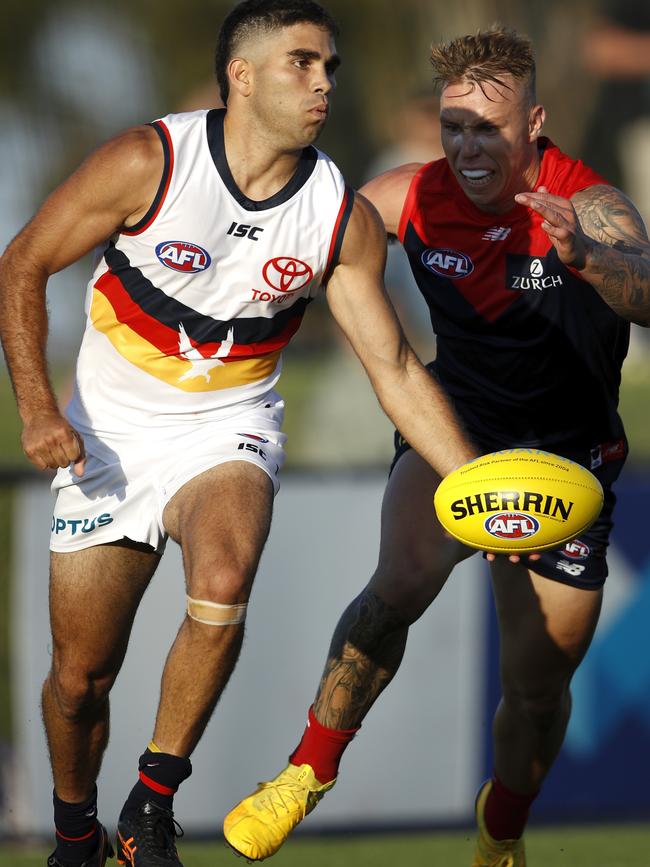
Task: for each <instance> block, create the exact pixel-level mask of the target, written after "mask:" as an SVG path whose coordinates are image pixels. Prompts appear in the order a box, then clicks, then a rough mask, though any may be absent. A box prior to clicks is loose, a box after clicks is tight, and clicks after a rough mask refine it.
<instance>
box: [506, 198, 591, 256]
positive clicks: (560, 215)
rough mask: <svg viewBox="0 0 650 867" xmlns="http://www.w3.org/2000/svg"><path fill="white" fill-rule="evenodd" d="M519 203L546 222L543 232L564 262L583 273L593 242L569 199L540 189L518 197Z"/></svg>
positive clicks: (543, 222)
mask: <svg viewBox="0 0 650 867" xmlns="http://www.w3.org/2000/svg"><path fill="white" fill-rule="evenodd" d="M515 201H516V202H518V203H519V204H520V205H524V206H525V207H526V208H532V210H533V211H537V213H538V214H540V215H541V216H542V217H543V218H544V219H543V221H542V229H544V231H545V232H546V234H547V235H548V237H549V239H550V241H551V244H553V246H554V247H555V249H556V250H557V255H558V258H559V259H560V261H561V262H562V263H563V264H564V265H569V266H571V267H572V268H576V269H577V270H578V271H581V270H582V269H583V268H584V267H585V265H586V263H587V253H588V252H589V249H590V247H591V246H592V245H593V241H592V240H591V238H589V237H588V236H587V235H586V234H585V233H584V232H583V231H582V227H581V226H580V221H579V220H578V215H577V214H576V211H575V208H574V207H573V204H572V203H571V202H570V201H569V199H563V198H562V197H561V196H554V195H552V194H551V193H549V191H548V190H547V189H546V187H539V189H538V190H536V191H535V192H534V193H517V195H516V196H515Z"/></svg>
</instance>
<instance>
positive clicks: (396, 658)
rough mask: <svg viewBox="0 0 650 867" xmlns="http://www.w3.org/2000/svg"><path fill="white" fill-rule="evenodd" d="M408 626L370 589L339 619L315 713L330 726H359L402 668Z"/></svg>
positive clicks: (348, 727)
mask: <svg viewBox="0 0 650 867" xmlns="http://www.w3.org/2000/svg"><path fill="white" fill-rule="evenodd" d="M407 636H408V624H407V623H406V622H405V620H404V618H402V617H400V615H399V614H398V612H397V611H396V610H395V609H394V608H392V607H391V606H390V605H387V604H386V603H385V602H384V601H383V600H382V599H380V598H379V596H377V595H376V594H375V593H373V592H372V591H371V590H368V589H367V588H366V589H365V590H364V591H363V592H362V593H361V594H360V595H359V596H358V597H357V598H356V599H355V600H354V601H353V602H352V603H351V604H350V605H349V606H348V607H347V609H346V610H345V611H344V612H343V615H342V616H341V619H340V620H339V622H338V624H337V627H336V630H335V632H334V636H333V638H332V643H331V645H330V650H329V655H328V658H327V662H326V664H325V670H324V671H323V676H322V677H321V681H320V686H319V688H318V693H317V695H316V700H315V701H314V713H315V714H316V717H317V718H318V720H319V721H320V722H321V723H322V724H323V725H325V726H327V727H328V728H334V729H351V728H357V727H358V726H360V725H361V721H362V720H363V718H364V717H365V715H366V714H367V713H368V711H369V710H370V707H371V706H372V704H373V703H374V701H375V699H376V698H377V697H378V696H379V694H380V693H381V691H382V690H383V689H384V687H386V686H387V685H388V684H389V683H390V681H391V680H392V679H393V677H394V675H395V673H396V672H397V669H398V668H399V666H400V663H401V661H402V657H403V655H404V649H405V647H406V639H407Z"/></svg>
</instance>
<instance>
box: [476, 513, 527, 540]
mask: <svg viewBox="0 0 650 867" xmlns="http://www.w3.org/2000/svg"><path fill="white" fill-rule="evenodd" d="M485 529H486V530H487V531H488V533H490V534H491V535H492V536H496V537H497V538H498V539H526V538H527V537H528V536H534V535H535V533H536V532H537V531H538V530H539V521H538V520H537V519H536V518H533V516H532V515H526V514H523V513H521V512H500V513H499V514H498V515H492V516H491V517H489V518H487V519H486V521H485Z"/></svg>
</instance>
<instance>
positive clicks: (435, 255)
mask: <svg viewBox="0 0 650 867" xmlns="http://www.w3.org/2000/svg"><path fill="white" fill-rule="evenodd" d="M421 258H422V264H423V265H424V267H425V268H428V269H429V271H433V273H434V274H439V275H440V276H441V277H451V279H452V280H460V279H461V278H462V277H467V276H468V275H469V274H471V273H472V271H473V270H474V263H473V262H472V260H471V259H470V258H469V256H466V255H465V253H459V252H458V251H457V250H449V249H447V248H446V247H439V248H437V249H435V250H425V251H424V253H423V254H422V257H421Z"/></svg>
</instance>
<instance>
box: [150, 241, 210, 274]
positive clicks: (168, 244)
mask: <svg viewBox="0 0 650 867" xmlns="http://www.w3.org/2000/svg"><path fill="white" fill-rule="evenodd" d="M156 256H157V257H158V260H159V261H160V262H161V263H162V264H163V265H164V266H165V268H171V269H172V271H180V272H181V273H182V274H198V273H199V271H205V270H206V268H209V267H210V264H211V263H212V259H211V258H210V254H209V253H208V251H207V250H204V249H203V247H199V245H198V244H191V243H190V242H189V241H163V242H162V244H158V246H157V247H156Z"/></svg>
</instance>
